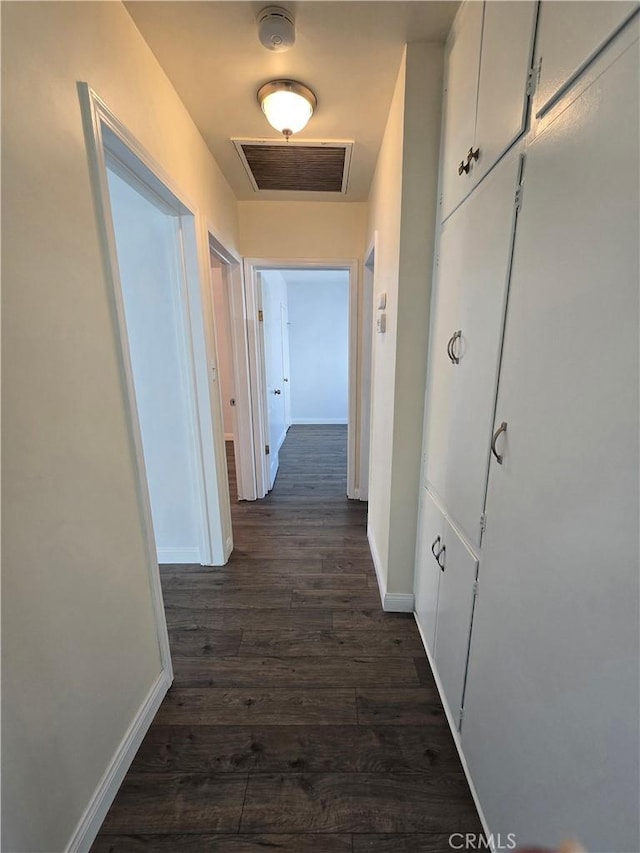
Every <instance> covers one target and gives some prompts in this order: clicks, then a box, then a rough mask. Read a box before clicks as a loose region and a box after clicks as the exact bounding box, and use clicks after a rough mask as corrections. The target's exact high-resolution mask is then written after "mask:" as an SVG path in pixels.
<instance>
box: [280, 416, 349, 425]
mask: <svg viewBox="0 0 640 853" xmlns="http://www.w3.org/2000/svg"><path fill="white" fill-rule="evenodd" d="M291 423H292V424H299V425H302V426H304V425H305V424H318V425H319V426H322V424H348V423H349V421H348V420H347V419H346V418H294V419H293V420H292V421H291Z"/></svg>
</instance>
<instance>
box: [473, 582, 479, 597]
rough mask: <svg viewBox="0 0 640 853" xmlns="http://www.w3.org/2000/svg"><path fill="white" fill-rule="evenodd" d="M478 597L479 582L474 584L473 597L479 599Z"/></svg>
mask: <svg viewBox="0 0 640 853" xmlns="http://www.w3.org/2000/svg"><path fill="white" fill-rule="evenodd" d="M477 596H478V581H474V582H473V597H474V598H477Z"/></svg>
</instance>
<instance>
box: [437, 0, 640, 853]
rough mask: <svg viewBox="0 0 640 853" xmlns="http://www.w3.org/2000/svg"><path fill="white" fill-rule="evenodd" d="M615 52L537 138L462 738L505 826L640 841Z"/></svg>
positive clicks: (633, 118)
mask: <svg viewBox="0 0 640 853" xmlns="http://www.w3.org/2000/svg"><path fill="white" fill-rule="evenodd" d="M549 5H551V6H553V5H554V4H549ZM629 36H630V37H631V36H633V37H634V38H635V39H637V30H636V29H635V28H634V29H633V30H632V31H630V32H629ZM613 59H614V58H612V57H611V52H609V55H608V56H606V57H605V56H603V57H602V61H601V62H600V63H599V64H598V66H596V67H595V68H594V69H593V71H592V72H591V73H590V78H591V81H592V82H591V83H590V84H589V85H587V86H586V88H585V89H584V91H583V92H582V93H581V94H579V95H578V96H576V95H572V96H571V97H570V98H567V103H566V104H563V105H559V109H558V113H557V117H556V118H555V120H554V121H552V122H551V123H550V124H549V125H548V126H547V127H546V129H545V130H544V131H542V132H541V133H540V134H539V135H538V136H537V138H536V139H535V141H534V142H533V143H532V144H531V146H530V147H529V149H528V150H527V163H526V171H525V185H524V195H523V203H522V209H521V211H520V214H519V217H518V227H517V234H516V243H515V252H514V261H513V273H512V277H511V287H510V295H509V311H508V319H507V328H506V334H505V342H504V356H503V364H502V370H501V375H500V390H499V395H498V406H497V418H496V420H497V422H498V423H499V422H501V421H502V420H504V421H506V422H507V424H508V430H507V433H506V435H505V436H504V438H501V439H500V446H499V447H498V450H499V452H501V453H503V454H504V459H503V464H502V465H499V464H497V462H495V461H492V463H491V472H490V478H489V490H488V498H487V532H486V534H485V541H484V543H483V556H482V562H481V566H480V575H479V591H478V598H477V603H476V614H475V618H474V627H473V635H472V640H471V655H470V660H469V675H468V683H467V690H466V696H465V718H464V723H463V727H462V741H463V746H464V752H465V756H466V758H467V763H468V765H469V768H470V771H471V775H472V777H473V780H474V783H475V787H476V789H477V791H478V795H479V798H480V802H481V803H482V807H483V810H484V813H485V815H486V817H487V820H488V823H489V827H490V829H491V831H492V832H493V833H498V832H515V833H517V836H518V838H519V839H524V838H535V839H536V841H537V843H539V844H540V845H541V846H554V845H556V844H557V843H558V842H559V841H560V840H561V839H563V838H567V837H572V836H576V837H579V838H580V841H581V842H582V844H583V845H584V847H585V849H587V850H607V851H630V850H639V849H640V837H639V834H638V802H639V801H640V792H639V790H638V787H639V785H638V782H639V778H640V774H639V766H638V755H639V743H638V740H639V731H638V717H639V707H638V705H639V693H640V691H639V684H638V678H639V673H638V619H639V613H638V598H639V590H638V561H639V555H638V518H639V512H640V508H639V506H638V485H639V484H638V470H639V458H638V456H639V454H638V432H639V423H638V411H639V400H638V397H639V384H640V382H639V375H638V343H639V341H638V311H639V293H638V281H639V277H640V270H639V263H638V233H639V230H640V221H639V220H640V216H639V210H638V207H639V203H638V186H639V184H640V175H639V168H638V149H639V146H640V139H639V128H640V116H639V110H638V105H639V103H640V92H639V79H640V74H639V67H640V56H639V52H638V42H637V40H636V41H635V42H634V43H633V44H631V45H627V47H626V50H625V52H624V53H622V55H620V56H619V57H618V58H617V59H615V61H613ZM612 62H613V64H610V63H612ZM607 65H608V66H609V67H607ZM438 624H439V623H438Z"/></svg>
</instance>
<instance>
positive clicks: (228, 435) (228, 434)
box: [224, 432, 234, 441]
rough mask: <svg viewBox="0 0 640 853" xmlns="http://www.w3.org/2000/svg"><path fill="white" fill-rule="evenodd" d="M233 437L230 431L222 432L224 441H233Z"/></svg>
mask: <svg viewBox="0 0 640 853" xmlns="http://www.w3.org/2000/svg"><path fill="white" fill-rule="evenodd" d="M233 439H234V435H233V433H232V432H225V434H224V440H225V441H233Z"/></svg>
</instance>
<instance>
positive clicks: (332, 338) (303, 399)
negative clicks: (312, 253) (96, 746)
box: [284, 270, 349, 424]
mask: <svg viewBox="0 0 640 853" xmlns="http://www.w3.org/2000/svg"><path fill="white" fill-rule="evenodd" d="M284 277H285V280H286V282H287V293H288V297H289V324H290V325H289V353H290V364H291V369H290V374H291V375H290V381H291V420H292V422H293V423H294V424H308V423H320V424H323V423H324V424H346V423H347V415H348V402H349V400H348V392H349V273H348V271H346V270H287V271H286V272H284Z"/></svg>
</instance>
